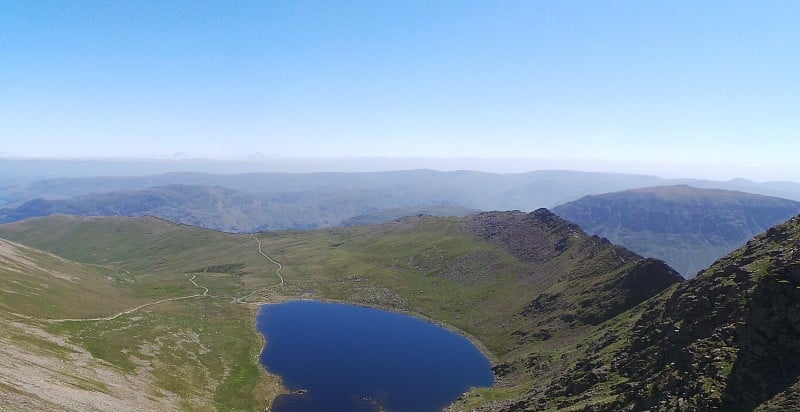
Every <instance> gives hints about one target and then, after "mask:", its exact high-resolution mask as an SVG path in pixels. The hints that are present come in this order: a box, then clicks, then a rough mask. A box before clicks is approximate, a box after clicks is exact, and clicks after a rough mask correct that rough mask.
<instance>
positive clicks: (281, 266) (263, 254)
mask: <svg viewBox="0 0 800 412" xmlns="http://www.w3.org/2000/svg"><path fill="white" fill-rule="evenodd" d="M252 236H253V238H254V239H255V240H256V242H258V253H260V254H261V256H264V257H265V258H267V260H269V261H270V262H272V263H273V264H274V265H276V266H278V268H277V269H275V274H276V275H278V279H280V282H279V283H278V284H276V285H272V286H270V288H274V287H278V286H283V276H282V275H281V269H283V265H281V264H280V262H278V261H276V260H275V259H273V258H271V257H269V255H267V254H266V253H264V251H263V250H261V239H259V238H258V236H256V235H252Z"/></svg>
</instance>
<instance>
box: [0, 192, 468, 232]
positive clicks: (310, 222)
mask: <svg viewBox="0 0 800 412" xmlns="http://www.w3.org/2000/svg"><path fill="white" fill-rule="evenodd" d="M398 204H400V205H406V204H407V202H406V201H404V200H403V199H400V198H397V197H396V196H393V195H392V194H390V193H382V192H376V191H370V190H352V189H343V190H341V191H338V192H333V193H332V192H320V193H316V192H315V193H312V192H302V191H301V192H283V193H266V194H249V193H244V192H240V191H236V190H232V189H227V188H223V187H218V186H191V185H170V186H162V187H152V188H148V189H143V190H134V191H118V192H108V193H92V194H85V195H79V196H74V197H70V198H66V199H42V198H37V199H34V200H30V201H27V202H25V203H23V204H21V205H19V206H17V207H13V208H6V209H0V223H7V222H14V221H18V220H23V219H27V218H31V217H37V216H49V215H54V214H66V215H76V216H155V217H159V218H162V219H166V220H170V221H173V222H176V223H183V224H189V225H194V226H200V227H205V228H209V229H215V230H222V231H226V232H252V231H260V230H272V229H312V228H318V227H328V226H335V225H340V224H342V222H343V221H344V220H345V219H349V218H353V217H354V216H360V215H361V214H362V213H368V212H374V211H375V210H382V209H384V208H387V207H393V206H395V205H398ZM392 210H394V211H395V212H394V214H392V213H389V214H388V215H387V214H386V213H382V214H378V215H377V216H378V217H379V220H380V217H381V216H384V217H385V218H386V219H388V220H391V219H392V217H391V216H394V215H397V214H400V215H403V216H405V214H403V213H402V211H403V210H406V209H400V210H398V209H392ZM417 210H418V211H419V213H423V212H424V213H426V214H432V215H437V214H444V215H453V214H456V215H458V214H468V213H470V211H469V210H468V209H452V208H447V207H442V213H438V211H439V207H437V206H429V207H426V208H417V209H408V210H407V211H408V213H412V214H413V213H417V212H416V211H417ZM361 219H362V220H364V221H370V220H374V219H375V217H372V218H370V217H369V216H364V217H363V218H361ZM357 220H358V219H357Z"/></svg>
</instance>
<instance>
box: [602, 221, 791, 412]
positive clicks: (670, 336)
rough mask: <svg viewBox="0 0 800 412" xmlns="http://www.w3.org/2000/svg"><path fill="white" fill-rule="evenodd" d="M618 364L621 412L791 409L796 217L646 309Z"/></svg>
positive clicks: (619, 357) (756, 239)
mask: <svg viewBox="0 0 800 412" xmlns="http://www.w3.org/2000/svg"><path fill="white" fill-rule="evenodd" d="M617 360H618V363H617V364H616V365H615V367H616V368H618V369H619V371H620V372H621V373H622V374H623V375H625V376H627V377H628V378H629V383H628V384H626V385H627V386H626V387H625V390H624V391H622V400H621V402H620V404H619V405H618V406H620V407H625V408H628V409H632V410H642V409H657V410H676V409H684V410H726V411H737V410H742V411H749V410H753V409H755V408H757V407H759V406H762V407H764V408H767V409H773V408H775V409H776V410H777V409H780V408H785V409H786V410H797V408H800V400H798V397H797V396H796V395H797V392H796V390H795V389H792V388H796V387H797V385H798V383H800V217H797V218H794V219H793V220H791V221H790V222H788V223H786V224H784V225H780V226H777V227H775V228H772V229H770V230H769V231H767V233H765V234H764V235H762V236H759V237H757V238H755V239H753V240H752V241H750V242H749V243H748V244H747V245H746V246H745V247H743V248H742V249H740V250H738V251H736V252H734V253H732V254H731V255H729V256H727V257H725V258H723V259H721V260H719V261H718V262H717V263H715V264H714V265H713V266H712V267H711V268H709V269H707V270H705V271H703V272H701V273H700V274H699V275H698V277H697V278H696V279H693V280H691V281H689V282H686V283H684V284H682V285H680V286H679V287H678V288H677V289H676V290H675V292H674V293H673V294H672V295H671V296H669V298H668V299H666V300H665V301H664V302H663V304H662V303H654V304H652V307H651V308H650V309H648V310H647V311H645V312H644V314H643V315H642V317H641V319H640V320H639V321H638V322H637V323H636V325H635V329H634V332H633V337H632V339H631V341H630V344H629V345H628V346H627V347H626V349H625V350H624V351H622V352H621V353H620V354H619V356H618V357H617Z"/></svg>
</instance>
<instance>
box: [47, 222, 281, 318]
mask: <svg viewBox="0 0 800 412" xmlns="http://www.w3.org/2000/svg"><path fill="white" fill-rule="evenodd" d="M252 236H253V238H254V239H255V240H256V242H258V253H259V254H260V255H261V256H264V258H265V259H267V260H268V261H269V262H270V263H272V264H274V265H275V266H277V268H276V269H275V275H276V276H278V279H279V280H280V281H279V282H278V283H276V284H274V285H272V286H269V287H266V288H261V289H258V290H255V291H253V292H252V293H250V294H249V295H247V296H245V297H243V298H240V299H237V301H239V302H242V301H244V300H246V299H247V298H249V297H251V296H253V295H255V294H256V293H259V292H262V291H264V290H266V289H270V288H275V287H278V286H283V283H284V282H283V275H281V270H282V269H283V265H282V264H281V263H280V262H278V261H276V260H275V259H273V258H271V257H270V256H269V255H267V254H266V253H264V250H263V249H262V247H261V239H259V238H258V237H257V236H256V235H252ZM184 275H185V276H187V277H188V276H189V274H188V273H184ZM196 277H197V275H192V277H191V278H189V282H191V283H192V285H194V286H195V287H198V288H200V289H203V293H197V294H194V295H189V296H179V297H176V298H167V299H161V300H159V301H155V302H150V303H145V304H143V305H139V306H137V307H135V308H131V309H128V310H124V311H122V312H119V313H117V314H114V315H111V316H105V317H100V318H69V319H45V320H46V321H47V322H52V323H63V322H100V321H109V320H114V319H116V318H118V317H120V316H124V315H130V314H131V313H134V312H136V311H138V310H139V309H144V308H146V307H148V306H154V305H159V304H162V303H165V302H174V301H176V300H183V299H193V298H201V297H206V296H209V294H208V288H207V287H205V286H202V285H198V284H197V282H195V281H194V279H195V278H196Z"/></svg>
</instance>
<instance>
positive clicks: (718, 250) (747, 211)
mask: <svg viewBox="0 0 800 412" xmlns="http://www.w3.org/2000/svg"><path fill="white" fill-rule="evenodd" d="M553 210H554V212H555V213H557V214H559V215H560V216H562V217H564V218H566V219H568V220H570V221H573V222H575V223H577V224H578V225H579V226H581V228H583V229H584V230H586V231H587V232H589V233H592V234H597V235H599V236H603V237H607V238H608V239H609V240H611V241H612V242H614V243H616V244H620V245H623V246H625V247H627V248H628V249H631V250H633V251H636V252H637V253H640V254H642V255H645V256H651V257H655V258H659V259H662V260H664V261H666V262H668V263H669V264H670V266H672V267H675V268H676V269H677V270H678V271H679V272H680V273H681V274H683V275H684V276H685V277H691V276H692V275H694V274H695V273H696V272H697V271H699V270H700V269H703V268H706V267H708V266H709V265H710V264H711V263H713V262H714V261H715V260H716V259H717V258H720V257H722V256H724V255H726V254H727V253H729V252H731V251H733V250H735V249H736V248H738V247H740V246H742V245H744V243H745V242H746V241H747V240H749V239H750V238H752V237H753V236H755V235H757V234H759V233H761V232H763V231H765V230H767V229H768V228H770V227H772V226H774V225H776V224H778V223H781V222H783V221H785V220H786V219H789V218H791V217H792V216H794V215H796V214H797V213H800V202H797V201H792V200H788V199H781V198H776V197H768V196H762V195H756V194H752V193H745V192H739V191H728V190H723V189H705V188H695V187H691V186H685V185H682V186H656V187H647V188H637V189H630V190H625V191H621V192H613V193H606V194H600V195H591V196H586V197H583V198H581V199H578V200H576V201H573V202H570V203H566V204H563V205H559V206H557V207H555V208H554V209H553Z"/></svg>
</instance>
